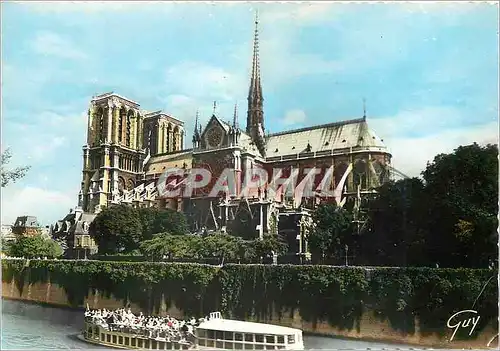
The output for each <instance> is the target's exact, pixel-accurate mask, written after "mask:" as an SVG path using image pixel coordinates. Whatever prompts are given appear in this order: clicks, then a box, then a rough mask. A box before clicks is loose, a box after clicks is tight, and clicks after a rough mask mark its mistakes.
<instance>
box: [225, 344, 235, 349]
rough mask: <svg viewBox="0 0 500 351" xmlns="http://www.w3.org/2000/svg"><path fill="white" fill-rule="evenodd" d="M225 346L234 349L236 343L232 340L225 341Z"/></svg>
mask: <svg viewBox="0 0 500 351" xmlns="http://www.w3.org/2000/svg"><path fill="white" fill-rule="evenodd" d="M224 348H225V349H226V350H232V349H234V344H233V343H232V342H225V343H224Z"/></svg>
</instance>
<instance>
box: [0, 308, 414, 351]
mask: <svg viewBox="0 0 500 351" xmlns="http://www.w3.org/2000/svg"><path fill="white" fill-rule="evenodd" d="M1 312H2V328H1V329H2V331H1V333H2V335H1V345H0V349H1V350H28V349H30V350H58V349H61V350H62V349H66V350H67V349H74V350H77V349H78V350H88V349H94V350H95V349H100V350H104V349H108V348H106V347H99V346H96V345H90V344H87V343H85V342H83V341H80V340H79V339H77V338H76V334H78V333H79V331H80V329H81V328H82V325H83V315H82V311H75V310H69V309H63V308H55V307H46V306H40V305H36V304H30V303H24V302H19V301H12V300H4V299H2V311H1ZM304 343H305V347H306V348H307V349H323V350H325V349H329V350H332V349H333V350H366V349H370V350H382V349H385V350H388V349H396V348H398V349H400V350H401V349H410V348H412V349H415V347H412V346H408V345H394V344H391V345H389V344H383V343H372V342H364V341H355V340H345V339H337V338H327V337H317V336H304ZM108 350H109V349H108Z"/></svg>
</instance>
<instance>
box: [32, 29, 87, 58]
mask: <svg viewBox="0 0 500 351" xmlns="http://www.w3.org/2000/svg"><path fill="white" fill-rule="evenodd" d="M31 48H32V49H33V50H34V51H35V52H36V53H39V54H41V55H44V56H57V57H60V58H65V59H77V60H80V59H85V58H87V55H86V54H85V53H84V52H82V51H80V50H79V49H78V48H77V47H76V46H75V45H73V44H72V43H71V41H70V40H68V39H66V38H64V37H62V36H60V35H59V34H56V33H52V32H47V31H44V32H39V33H37V35H36V37H35V39H34V41H33V42H32V44H31Z"/></svg>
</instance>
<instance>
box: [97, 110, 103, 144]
mask: <svg viewBox="0 0 500 351" xmlns="http://www.w3.org/2000/svg"><path fill="white" fill-rule="evenodd" d="M98 117H99V131H98V134H97V142H98V143H101V142H102V141H103V140H104V111H103V110H102V108H100V109H99V112H98Z"/></svg>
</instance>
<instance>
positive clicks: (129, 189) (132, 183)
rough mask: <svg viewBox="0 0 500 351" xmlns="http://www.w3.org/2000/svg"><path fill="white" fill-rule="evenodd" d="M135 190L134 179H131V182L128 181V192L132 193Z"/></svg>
mask: <svg viewBox="0 0 500 351" xmlns="http://www.w3.org/2000/svg"><path fill="white" fill-rule="evenodd" d="M133 189H134V181H133V180H132V179H129V180H128V181H127V190H128V191H131V190H133Z"/></svg>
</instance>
